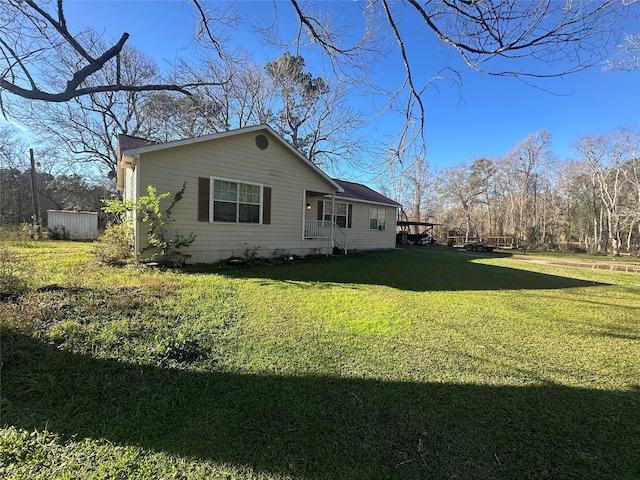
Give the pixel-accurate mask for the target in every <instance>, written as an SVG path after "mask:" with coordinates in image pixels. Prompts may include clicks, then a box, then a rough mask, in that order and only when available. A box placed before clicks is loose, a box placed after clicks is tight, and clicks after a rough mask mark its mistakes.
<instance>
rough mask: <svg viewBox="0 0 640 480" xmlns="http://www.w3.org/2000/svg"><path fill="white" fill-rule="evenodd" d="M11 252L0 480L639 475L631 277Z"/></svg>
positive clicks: (424, 261)
mask: <svg viewBox="0 0 640 480" xmlns="http://www.w3.org/2000/svg"><path fill="white" fill-rule="evenodd" d="M7 248H11V249H12V251H14V252H17V254H18V255H20V256H21V257H23V258H25V259H26V260H25V261H27V262H29V263H30V264H31V265H32V266H33V268H31V269H30V272H31V273H30V275H28V276H27V278H26V280H27V283H28V285H29V288H28V289H27V290H26V291H25V292H24V293H23V294H22V295H21V296H19V297H18V298H12V299H7V300H5V301H2V302H0V318H1V319H2V327H3V332H2V376H1V381H2V385H1V394H2V395H1V396H2V398H1V400H2V410H1V411H0V414H1V421H0V424H1V425H2V429H0V476H2V477H3V478H16V479H17V478H29V479H32V478H34V479H36V478H96V479H97V478H215V479H218V478H219V479H267V480H275V479H378V478H385V479H394V478H398V479H411V478H421V479H422V478H435V479H440V478H479V479H494V478H501V479H517V478H580V479H582V478H611V479H635V478H638V477H640V453H639V452H640V361H639V360H638V351H639V348H638V347H639V346H640V325H639V322H640V315H638V312H640V275H638V274H632V273H622V272H615V271H608V270H607V271H600V270H590V269H581V268H572V267H569V266H557V265H546V264H541V263H530V262H523V261H519V260H518V258H519V257H518V256H515V257H512V256H510V255H508V254H499V253H498V254H496V253H494V254H492V255H485V256H478V255H473V254H468V253H464V252H456V251H451V250H448V249H445V248H434V249H430V248H424V249H422V248H407V249H397V250H393V251H387V252H368V253H357V254H353V255H349V256H347V257H335V258H316V259H309V260H295V261H293V262H282V263H275V262H274V263H269V262H255V263H254V264H253V265H252V266H251V267H250V268H248V269H238V268H236V267H231V266H228V265H226V264H224V263H223V264H219V265H214V266H207V267H190V268H189V269H188V270H186V271H184V272H171V271H168V272H159V271H145V270H143V269H140V268H133V267H128V268H104V267H97V266H96V265H95V264H94V262H93V259H92V257H91V255H90V253H89V252H90V251H91V246H90V245H86V244H78V243H70V242H40V243H28V244H20V245H17V244H16V245H9V246H8V247H7ZM528 256H529V254H528V253H527V257H528Z"/></svg>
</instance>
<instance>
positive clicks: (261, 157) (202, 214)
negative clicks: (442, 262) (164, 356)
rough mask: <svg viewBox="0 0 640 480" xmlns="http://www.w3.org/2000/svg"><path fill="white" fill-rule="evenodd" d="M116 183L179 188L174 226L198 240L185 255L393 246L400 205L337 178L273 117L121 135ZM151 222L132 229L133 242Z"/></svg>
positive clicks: (202, 259) (128, 189)
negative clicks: (160, 136) (159, 137)
mask: <svg viewBox="0 0 640 480" xmlns="http://www.w3.org/2000/svg"><path fill="white" fill-rule="evenodd" d="M119 141H120V145H119V150H120V159H119V164H118V177H117V178H118V189H119V190H120V191H121V192H122V193H123V198H124V199H125V200H137V199H138V198H139V196H140V195H145V194H146V191H147V187H148V186H150V185H151V186H153V187H155V188H156V191H157V192H158V194H161V193H164V192H170V193H172V194H175V193H176V192H178V191H179V190H180V189H181V188H182V186H183V184H184V185H186V187H185V191H184V195H183V197H182V199H181V200H180V201H179V202H178V203H176V205H175V207H174V208H173V211H172V218H173V219H174V222H173V224H172V226H171V228H172V229H175V230H176V231H178V232H181V233H183V234H185V235H189V234H190V233H193V234H195V235H196V239H195V241H194V242H193V243H192V244H191V245H190V246H189V247H188V248H186V249H185V251H184V253H186V254H188V255H189V257H188V259H187V261H188V262H189V263H212V262H215V261H218V260H221V259H225V258H230V257H234V256H254V255H256V256H261V257H269V256H280V255H306V254H309V253H323V254H324V253H331V252H334V251H340V252H344V253H347V252H349V251H352V250H371V249H384V248H393V247H394V246H395V230H396V213H397V208H399V207H400V205H399V204H398V203H396V202H394V201H393V200H391V199H389V198H387V197H385V196H384V195H381V194H380V193H377V192H375V191H373V190H371V189H370V188H368V187H366V186H364V185H360V184H357V183H352V182H345V181H342V180H334V179H332V178H330V177H329V176H327V175H326V174H325V173H324V172H322V171H321V170H320V169H319V168H318V167H317V166H316V165H314V164H313V163H311V162H310V161H309V160H308V159H307V158H306V157H305V156H304V155H302V154H301V153H300V152H299V151H298V150H297V149H295V148H294V147H292V146H291V145H290V144H289V143H288V142H286V141H285V140H284V139H283V138H282V137H281V136H280V135H279V134H278V133H277V132H276V131H275V130H273V129H272V128H271V127H269V126H267V125H258V126H253V127H246V128H241V129H238V130H233V131H228V132H221V133H215V134H212V135H207V136H203V137H198V138H190V139H186V140H179V141H174V142H168V143H150V142H148V141H146V140H143V139H139V138H135V137H129V136H121V137H120V139H119ZM144 241H145V231H144V227H143V226H142V225H140V224H138V225H136V229H135V248H136V252H138V253H140V251H141V249H142V248H143V247H144Z"/></svg>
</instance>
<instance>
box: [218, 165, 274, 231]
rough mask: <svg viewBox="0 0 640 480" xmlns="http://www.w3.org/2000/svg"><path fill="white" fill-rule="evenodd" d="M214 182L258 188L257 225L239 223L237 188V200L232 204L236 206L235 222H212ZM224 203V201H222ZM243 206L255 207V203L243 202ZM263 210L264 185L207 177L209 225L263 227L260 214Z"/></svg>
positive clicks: (238, 192)
mask: <svg viewBox="0 0 640 480" xmlns="http://www.w3.org/2000/svg"><path fill="white" fill-rule="evenodd" d="M216 180H221V181H223V182H230V183H235V184H237V185H240V184H245V185H254V186H256V187H260V203H259V207H258V208H259V211H258V223H255V222H241V221H240V212H239V207H240V204H241V203H240V200H239V197H240V188H239V187H238V191H237V200H236V201H235V202H233V203H235V204H236V221H235V222H221V221H214V220H213V215H214V207H213V205H214V202H215V200H214V198H213V194H214V188H213V185H214V182H215V181H216ZM223 201H224V200H223ZM227 203H232V202H227ZM244 205H255V203H247V202H244ZM263 210H264V184H262V183H257V182H245V181H243V180H237V179H235V178H225V177H216V176H213V175H212V176H210V177H209V223H214V224H223V225H263V223H262V220H263V218H262V213H263Z"/></svg>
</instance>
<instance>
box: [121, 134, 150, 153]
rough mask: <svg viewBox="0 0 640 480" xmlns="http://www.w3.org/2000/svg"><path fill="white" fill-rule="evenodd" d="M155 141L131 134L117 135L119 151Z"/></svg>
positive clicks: (144, 145) (143, 145)
mask: <svg viewBox="0 0 640 480" xmlns="http://www.w3.org/2000/svg"><path fill="white" fill-rule="evenodd" d="M155 143H156V142H154V141H152V140H147V139H146V138H140V137H133V136H131V135H124V134H120V135H118V147H119V148H120V153H122V152H124V151H125V150H130V149H132V148H139V147H146V146H147V145H153V144H155Z"/></svg>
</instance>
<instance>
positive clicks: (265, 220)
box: [262, 187, 271, 225]
mask: <svg viewBox="0 0 640 480" xmlns="http://www.w3.org/2000/svg"><path fill="white" fill-rule="evenodd" d="M262 224H263V225H270V224H271V187H262Z"/></svg>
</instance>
